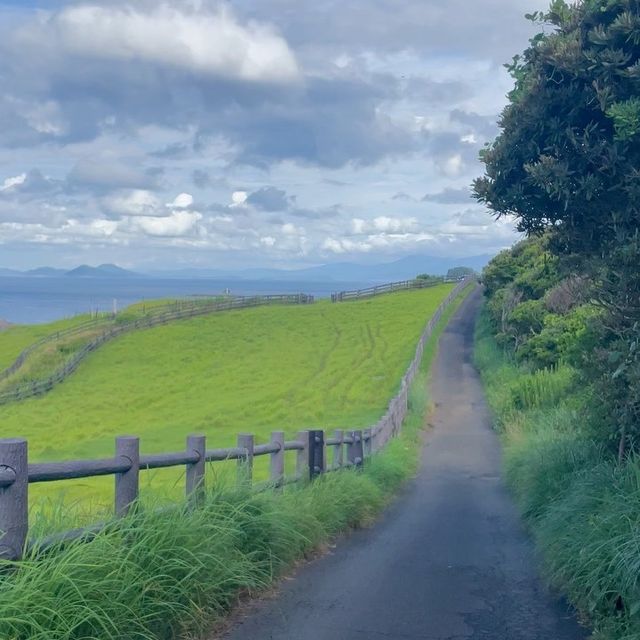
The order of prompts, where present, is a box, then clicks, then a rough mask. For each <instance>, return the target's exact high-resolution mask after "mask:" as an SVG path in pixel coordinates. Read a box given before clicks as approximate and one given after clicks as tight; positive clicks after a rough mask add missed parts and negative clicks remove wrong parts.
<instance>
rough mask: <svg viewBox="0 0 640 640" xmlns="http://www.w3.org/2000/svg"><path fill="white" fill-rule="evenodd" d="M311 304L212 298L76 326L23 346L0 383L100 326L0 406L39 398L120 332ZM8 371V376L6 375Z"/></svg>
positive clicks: (0, 399)
mask: <svg viewBox="0 0 640 640" xmlns="http://www.w3.org/2000/svg"><path fill="white" fill-rule="evenodd" d="M313 302H314V297H313V296H310V295H307V294H306V293H294V294H282V295H281V294H278V295H265V296H240V297H233V298H228V299H224V300H220V299H212V300H211V301H203V300H194V301H191V300H183V301H179V304H177V303H176V304H175V305H174V304H173V303H172V304H171V305H167V306H164V307H161V309H162V311H161V312H160V313H158V312H157V310H156V311H154V312H151V313H150V314H148V315H144V316H142V317H140V318H136V319H135V320H131V321H128V322H123V323H121V324H119V323H118V322H117V321H116V322H115V323H114V322H112V323H109V324H105V323H104V321H103V322H101V323H100V322H98V323H96V322H93V323H83V324H82V325H78V326H77V327H72V328H70V329H68V330H66V331H63V332H58V333H54V334H51V336H46V337H45V338H42V339H41V340H39V341H38V342H36V343H34V344H33V345H30V346H29V347H27V348H26V349H25V350H24V351H23V352H22V353H21V354H20V355H19V356H18V358H17V359H16V361H15V362H14V363H13V364H12V365H11V366H10V367H9V368H8V369H6V370H5V372H4V374H6V375H2V374H0V380H1V379H2V378H6V377H8V375H11V374H15V373H17V371H18V370H19V369H20V367H21V366H22V365H23V364H24V362H25V361H26V359H27V358H28V356H29V355H31V354H32V353H33V352H34V351H35V350H36V349H37V348H39V347H41V346H43V345H45V344H47V343H50V342H53V343H55V342H56V341H58V340H60V339H61V338H69V337H73V336H75V335H81V334H82V333H84V332H86V331H88V330H90V329H92V328H97V329H99V328H101V327H103V326H104V331H102V332H101V333H100V334H99V335H98V336H96V337H95V338H92V339H91V340H89V342H87V344H86V345H85V346H84V347H82V349H79V350H78V351H76V352H75V353H74V354H73V355H72V356H71V357H70V358H69V359H67V361H66V362H65V363H64V364H63V365H61V366H60V367H59V368H58V369H56V370H55V371H54V372H53V373H52V374H50V375H48V376H47V377H45V378H42V379H40V380H33V381H28V382H24V383H22V384H19V385H16V387H14V388H12V389H10V390H8V391H5V392H0V405H2V404H6V403H8V402H13V401H16V400H24V399H25V398H30V397H33V396H38V395H42V394H43V393H46V392H47V391H49V390H50V389H52V388H53V387H54V386H55V385H56V384H59V383H60V382H62V381H63V380H64V379H65V378H67V377H68V376H69V375H71V374H72V373H73V372H74V371H75V370H76V369H77V368H78V365H79V364H80V362H81V361H82V360H84V358H86V357H87V356H88V355H89V354H90V353H91V352H92V351H95V350H96V349H97V348H98V347H100V346H101V345H103V344H104V343H105V342H108V341H109V340H112V339H113V338H116V337H118V336H120V335H122V334H123V333H126V332H128V331H132V330H134V329H148V328H151V327H156V326H159V325H162V324H166V323H167V322H171V321H173V320H183V319H186V318H194V317H196V316H201V315H207V314H210V313H215V312H218V311H227V310H230V309H244V308H247V307H257V306H262V305H268V304H311V303H313ZM7 372H8V373H7Z"/></svg>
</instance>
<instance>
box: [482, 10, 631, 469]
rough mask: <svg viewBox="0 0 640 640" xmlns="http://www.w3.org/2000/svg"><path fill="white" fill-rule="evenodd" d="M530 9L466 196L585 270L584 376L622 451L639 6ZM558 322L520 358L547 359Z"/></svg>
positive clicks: (627, 410) (627, 413)
mask: <svg viewBox="0 0 640 640" xmlns="http://www.w3.org/2000/svg"><path fill="white" fill-rule="evenodd" d="M530 17H531V18H532V19H534V20H535V21H539V22H542V23H547V24H549V25H551V27H552V28H551V29H547V30H546V32H545V33H541V34H539V35H538V36H536V37H535V38H534V39H533V40H532V41H531V44H530V46H529V48H528V49H527V50H526V51H525V52H524V53H523V55H522V56H518V57H516V58H515V59H514V61H513V64H511V65H510V66H509V70H510V72H511V73H512V75H513V77H514V81H515V88H514V90H513V91H512V93H511V94H510V96H509V98H510V103H509V104H508V106H507V107H506V108H505V110H504V111H503V113H502V116H501V119H500V127H501V133H500V135H499V136H498V137H497V138H496V140H495V141H494V142H493V143H492V144H491V145H490V146H488V147H487V148H486V149H485V151H484V152H483V156H482V158H483V160H484V162H485V165H486V174H485V176H484V177H482V178H480V179H478V180H476V182H475V193H476V196H477V197H478V198H479V200H480V201H482V202H484V203H486V204H487V205H488V206H489V207H490V208H491V209H492V210H493V211H494V212H495V213H496V214H497V215H498V216H506V215H514V216H515V218H516V220H517V224H518V228H519V229H520V230H521V231H524V232H526V233H527V234H529V235H538V234H540V233H542V232H544V231H546V232H547V237H548V248H549V250H550V251H552V252H553V254H554V255H556V256H558V257H560V258H562V262H563V263H565V264H566V263H567V262H569V261H570V262H572V263H573V264H574V267H576V268H577V270H578V272H579V273H581V274H582V275H585V276H588V279H589V281H590V282H591V285H592V286H591V289H590V293H591V301H593V302H594V303H596V304H597V305H598V306H599V307H600V308H601V309H602V310H603V312H602V314H601V315H600V317H599V318H597V319H594V320H593V322H592V323H591V324H592V327H593V328H594V334H595V335H596V336H597V339H596V340H595V342H597V344H598V347H599V350H600V352H599V353H597V354H596V357H595V358H594V359H593V362H592V363H591V364H590V365H589V367H587V368H586V369H585V374H586V375H587V377H588V378H589V379H590V381H591V382H592V383H593V385H594V387H595V388H597V389H599V390H600V392H599V402H600V403H601V404H602V405H604V406H606V411H605V415H606V416H608V417H607V419H606V420H605V421H604V423H603V431H608V435H609V436H611V437H612V438H613V439H616V438H617V439H618V441H619V453H620V457H622V456H623V455H624V453H625V451H626V449H627V448H628V447H629V446H635V444H636V443H638V442H640V390H639V389H637V385H638V384H639V383H640V351H639V350H638V349H636V348H635V346H634V344H635V336H636V334H637V329H638V327H639V326H640V270H639V269H638V264H639V263H640V232H639V229H638V216H639V212H640V180H639V177H640V173H639V167H640V144H638V136H639V134H640V98H639V97H638V92H639V90H640V7H639V5H638V2H637V0H588V1H587V0H583V1H581V2H577V3H573V4H569V3H567V2H564V1H562V0H556V1H555V2H553V3H552V5H551V7H550V9H549V11H548V12H546V13H540V12H536V14H533V15H532V16H530ZM501 268H502V267H501ZM507 280H508V278H507ZM520 291H522V292H523V295H525V297H526V293H525V288H524V287H522V286H521V287H520ZM489 295H490V296H491V295H493V292H492V291H489ZM532 297H536V296H535V295H534V296H532ZM505 300H507V301H508V298H505ZM598 324H599V326H597V325H598ZM558 328H559V325H555V326H550V328H549V331H547V332H546V334H547V335H545V336H541V338H540V339H539V340H538V343H539V344H537V345H536V344H533V345H530V349H529V352H527V353H526V357H534V358H536V357H538V356H537V355H536V354H542V355H541V356H540V358H539V359H540V362H541V363H549V362H551V361H553V359H554V358H553V354H552V353H551V351H552V350H553V349H554V348H555V346H556V345H557V340H556V336H555V333H556V332H557V330H558ZM503 333H504V328H503ZM516 343H517V344H516V346H517V347H519V346H520V344H519V343H518V342H517V338H516ZM615 354H620V356H619V361H617V360H616V355H615ZM585 356H586V354H585Z"/></svg>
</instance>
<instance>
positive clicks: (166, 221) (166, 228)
mask: <svg viewBox="0 0 640 640" xmlns="http://www.w3.org/2000/svg"><path fill="white" fill-rule="evenodd" d="M201 218H202V214H200V213H198V212H197V211H173V212H172V213H171V215H169V216H165V217H141V218H137V219H135V226H137V227H138V228H139V229H141V230H142V231H144V233H146V234H148V235H150V236H161V237H180V236H188V235H191V234H192V233H193V232H194V231H195V230H196V227H197V224H198V221H199V220H200V219H201Z"/></svg>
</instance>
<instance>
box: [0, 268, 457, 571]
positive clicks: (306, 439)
mask: <svg viewBox="0 0 640 640" xmlns="http://www.w3.org/2000/svg"><path fill="white" fill-rule="evenodd" d="M468 283H469V280H465V281H462V282H460V283H458V285H457V286H456V287H455V288H454V289H453V290H452V291H451V293H450V294H449V295H448V296H447V298H446V299H445V300H444V301H443V302H442V303H441V304H440V306H439V307H438V309H437V310H436V312H435V314H434V315H433V316H432V317H431V318H430V319H429V321H428V323H427V325H426V327H425V329H424V331H423V332H422V335H421V336H420V339H419V341H418V345H417V347H416V352H415V355H414V358H413V360H412V361H411V364H410V365H409V368H408V369H407V372H406V373H405V375H404V376H403V378H402V381H401V384H400V390H399V392H398V393H397V395H396V396H395V397H394V398H393V399H392V400H391V402H390V403H389V405H388V408H387V410H386V412H385V414H384V415H383V416H382V417H381V418H380V420H378V422H377V423H376V424H375V425H372V426H371V427H369V428H367V429H357V430H351V431H343V430H341V429H336V430H335V431H334V433H333V435H329V434H328V433H326V432H325V431H324V430H322V429H311V430H304V431H299V432H298V433H297V435H296V438H295V439H293V440H285V436H284V432H283V431H274V432H273V433H272V434H271V438H270V441H269V442H268V443H265V444H256V443H255V438H254V436H253V434H246V433H245V434H239V435H238V436H237V443H236V446H235V447H230V448H223V449H208V448H207V446H206V438H205V436H204V435H199V434H198V435H190V436H188V437H187V442H186V447H185V449H184V450H183V451H177V452H172V453H162V454H155V455H140V440H139V438H137V437H134V436H121V437H118V438H116V441H115V453H114V456H113V457H112V458H105V459H100V460H71V461H64V462H47V463H29V461H28V444H27V441H26V440H24V439H20V438H13V439H1V440H0V535H1V536H2V537H0V558H6V559H11V560H16V559H19V558H21V557H22V554H23V552H24V550H25V547H26V546H27V543H28V530H29V504H28V502H29V501H28V488H29V484H32V483H36V482H54V481H60V480H71V479H76V478H90V477H94V476H104V475H113V476H114V477H115V500H114V511H115V514H116V515H117V516H118V517H123V516H125V515H127V513H129V511H130V510H131V508H132V506H133V505H135V503H136V502H137V500H138V497H139V476H140V472H142V471H145V470H149V469H159V468H164V467H184V468H185V470H186V473H185V493H186V498H187V500H188V501H190V502H191V503H193V504H194V505H197V504H199V503H200V502H201V500H202V498H203V495H204V481H205V473H206V463H215V462H219V461H229V460H236V461H237V465H238V482H241V483H246V484H248V485H251V484H252V483H253V463H254V459H255V458H256V457H259V456H269V460H270V481H269V486H273V487H278V486H281V485H283V484H285V483H288V482H291V481H298V480H302V479H305V478H308V479H314V478H316V477H318V476H320V475H322V474H323V473H327V472H330V471H335V470H337V469H343V468H347V467H353V468H358V467H361V466H362V465H363V464H364V463H365V461H366V459H367V458H368V457H370V456H372V455H374V454H375V453H376V452H377V451H379V450H380V449H382V448H383V447H384V446H385V445H386V443H387V442H388V441H389V440H390V439H391V438H392V437H394V436H395V435H396V434H397V433H398V432H399V431H400V428H401V426H402V423H403V421H404V419H405V417H406V415H407V410H408V406H409V387H410V385H411V382H412V381H413V379H414V378H415V376H416V374H417V372H418V369H419V367H420V361H421V359H422V354H423V351H424V346H425V344H426V342H427V340H428V339H429V337H430V336H431V334H432V331H433V328H434V327H435V326H436V324H437V323H438V321H439V320H440V318H441V317H442V314H443V313H444V311H445V310H446V308H447V307H448V306H449V304H450V303H451V302H452V300H453V299H454V298H455V297H457V295H458V294H459V293H460V292H461V291H462V289H463V288H464V287H466V286H467V284H468ZM328 448H332V449H333V453H332V456H331V463H329V460H328V455H327V449H328ZM287 451H294V452H295V455H296V465H295V474H294V476H293V477H292V478H287V477H286V476H285V453H286V452H287ZM99 529H100V526H95V527H90V528H87V529H77V530H74V531H69V532H65V533H63V534H60V535H57V536H52V537H51V538H50V539H48V540H45V541H44V542H43V541H40V542H38V548H39V549H42V548H46V547H47V545H50V544H52V543H54V542H59V541H69V540H73V539H76V538H86V539H87V540H89V539H90V538H91V536H93V535H95V534H96V532H97V531H99Z"/></svg>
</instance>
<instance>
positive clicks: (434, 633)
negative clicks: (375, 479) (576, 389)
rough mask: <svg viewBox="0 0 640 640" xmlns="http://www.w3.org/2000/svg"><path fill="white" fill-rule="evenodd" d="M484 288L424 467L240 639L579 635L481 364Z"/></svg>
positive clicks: (443, 360)
mask: <svg viewBox="0 0 640 640" xmlns="http://www.w3.org/2000/svg"><path fill="white" fill-rule="evenodd" d="M479 301H480V295H479V294H478V293H477V292H476V293H475V294H473V295H472V296H471V297H470V298H469V299H467V301H465V303H464V304H463V305H462V306H461V308H460V310H459V311H458V313H457V314H456V316H455V318H454V319H453V321H452V322H451V324H450V325H449V328H448V329H447V331H446V332H445V333H444V335H443V337H442V342H441V347H440V353H439V357H438V359H437V362H436V364H435V370H434V375H433V381H432V398H433V400H434V401H435V403H436V410H435V414H434V416H433V423H434V429H433V430H432V431H431V433H430V434H429V435H428V437H427V445H426V447H425V449H424V455H423V462H422V466H421V470H420V473H419V475H418V477H417V478H416V479H415V480H414V481H412V482H411V483H410V485H409V486H408V487H407V489H406V490H405V491H404V492H403V493H402V495H401V496H400V497H399V499H398V500H397V501H396V502H394V504H393V505H392V506H391V507H390V508H389V509H388V510H387V511H386V513H385V514H384V516H383V518H382V519H381V520H380V522H378V523H377V524H376V525H375V526H374V527H372V528H371V529H368V530H363V531H358V532H356V533H354V534H353V535H351V536H350V537H349V538H348V539H346V540H344V541H341V542H339V543H338V545H337V548H336V549H335V550H334V552H333V553H332V554H330V555H327V556H325V557H322V558H320V559H318V560H316V561H315V562H313V563H311V564H309V565H307V566H306V567H304V568H302V569H301V570H300V571H299V572H298V574H297V576H296V577H295V579H293V580H291V581H287V582H285V583H284V584H283V585H282V587H281V589H280V592H279V594H278V595H277V596H276V597H275V598H274V599H272V600H267V601H263V602H259V603H257V604H256V605H255V606H254V607H253V608H252V610H250V612H249V613H248V615H247V616H246V617H245V618H244V619H242V620H241V621H239V622H238V623H237V624H236V626H235V628H234V629H232V631H231V632H230V633H229V635H228V636H227V638H228V639H229V640H268V639H272V640H377V639H381V638H388V639H392V640H396V639H397V640H405V639H406V640H481V639H483V640H489V639H490V640H578V639H583V638H586V637H588V634H587V633H586V632H585V631H583V630H581V629H580V627H579V626H578V625H577V623H576V622H575V621H574V619H573V618H572V616H571V615H570V613H569V612H568V610H567V607H566V605H563V604H562V603H561V602H559V601H558V600H557V599H556V598H554V597H553V596H552V595H550V594H549V593H548V592H547V591H546V590H545V588H544V587H543V585H542V584H541V582H540V580H539V578H538V576H537V571H536V565H535V562H534V560H533V558H532V547H531V543H530V541H529V540H528V539H527V536H526V535H525V533H524V532H523V529H522V526H521V524H520V522H519V519H518V515H517V512H516V510H515V507H514V506H513V504H512V501H511V499H510V497H509V495H508V493H507V491H506V489H505V487H504V484H503V481H502V479H501V477H500V469H501V461H500V448H499V444H498V440H497V438H496V436H495V434H494V433H493V432H492V430H491V426H490V420H489V415H488V411H487V407H486V405H485V402H484V398H483V393H482V388H481V386H480V382H479V380H478V376H477V374H476V372H475V371H474V369H473V367H472V364H471V350H472V339H473V323H474V317H475V312H476V311H477V309H478V305H479Z"/></svg>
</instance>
